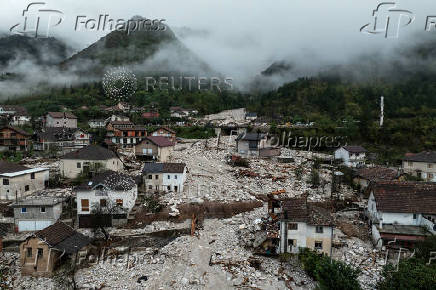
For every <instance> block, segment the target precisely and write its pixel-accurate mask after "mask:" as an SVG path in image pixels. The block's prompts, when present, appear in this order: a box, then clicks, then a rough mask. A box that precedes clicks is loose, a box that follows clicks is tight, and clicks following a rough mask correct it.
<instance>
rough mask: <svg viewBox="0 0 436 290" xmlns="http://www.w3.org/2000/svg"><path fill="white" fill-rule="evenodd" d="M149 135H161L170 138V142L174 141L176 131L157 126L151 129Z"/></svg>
mask: <svg viewBox="0 0 436 290" xmlns="http://www.w3.org/2000/svg"><path fill="white" fill-rule="evenodd" d="M150 136H161V137H166V138H168V139H170V140H171V142H174V143H175V142H176V131H174V130H171V129H170V128H167V127H159V128H157V129H156V130H154V131H152V132H151V134H150Z"/></svg>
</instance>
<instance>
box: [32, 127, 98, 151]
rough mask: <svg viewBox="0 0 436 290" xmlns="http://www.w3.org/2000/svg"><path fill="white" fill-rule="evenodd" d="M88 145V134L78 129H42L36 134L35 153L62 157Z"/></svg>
mask: <svg viewBox="0 0 436 290" xmlns="http://www.w3.org/2000/svg"><path fill="white" fill-rule="evenodd" d="M89 144H90V134H89V133H88V132H86V131H84V130H82V129H80V128H44V129H43V131H42V132H38V133H37V134H36V141H35V143H34V146H33V149H34V150H35V151H45V152H47V151H53V152H54V153H56V154H60V155H64V154H67V153H69V152H73V151H76V150H78V149H81V148H83V147H86V146H88V145H89Z"/></svg>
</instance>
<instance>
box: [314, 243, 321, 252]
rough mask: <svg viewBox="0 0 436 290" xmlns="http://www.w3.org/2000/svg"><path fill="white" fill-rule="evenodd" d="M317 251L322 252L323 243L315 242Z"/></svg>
mask: <svg viewBox="0 0 436 290" xmlns="http://www.w3.org/2000/svg"><path fill="white" fill-rule="evenodd" d="M315 249H316V250H322V241H315Z"/></svg>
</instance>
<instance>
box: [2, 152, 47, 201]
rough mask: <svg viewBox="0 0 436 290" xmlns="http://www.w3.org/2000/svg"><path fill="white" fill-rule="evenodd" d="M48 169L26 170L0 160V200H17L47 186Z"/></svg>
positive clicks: (20, 166)
mask: <svg viewBox="0 0 436 290" xmlns="http://www.w3.org/2000/svg"><path fill="white" fill-rule="evenodd" d="M49 175H50V171H49V169H48V168H28V167H25V166H22V165H19V164H16V163H12V162H8V161H1V160H0V182H1V183H0V200H18V199H21V198H23V197H25V196H28V195H31V194H32V193H33V192H35V191H37V190H41V189H45V188H46V187H47V186H48V180H49Z"/></svg>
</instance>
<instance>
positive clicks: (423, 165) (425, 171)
mask: <svg viewBox="0 0 436 290" xmlns="http://www.w3.org/2000/svg"><path fill="white" fill-rule="evenodd" d="M403 170H404V172H405V173H408V174H411V175H414V176H417V175H418V174H417V171H421V178H422V179H424V180H426V181H430V182H436V163H427V162H415V161H411V162H410V163H409V161H403ZM431 175H433V177H432V176H431Z"/></svg>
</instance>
